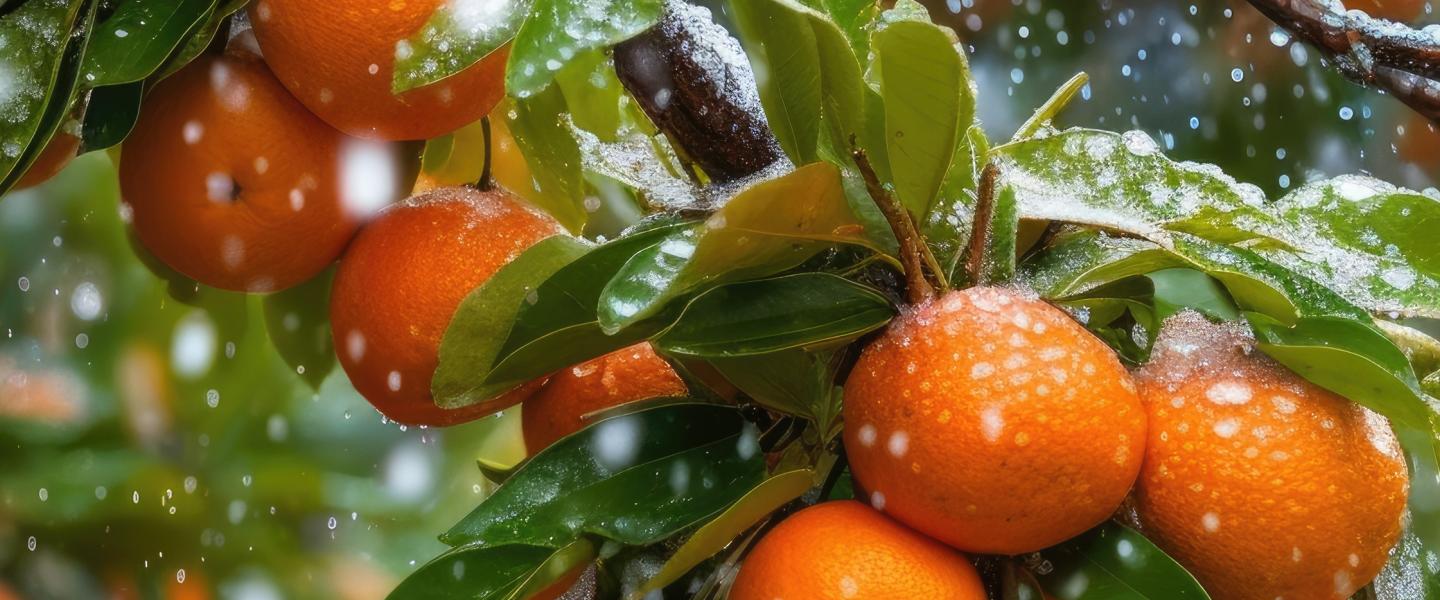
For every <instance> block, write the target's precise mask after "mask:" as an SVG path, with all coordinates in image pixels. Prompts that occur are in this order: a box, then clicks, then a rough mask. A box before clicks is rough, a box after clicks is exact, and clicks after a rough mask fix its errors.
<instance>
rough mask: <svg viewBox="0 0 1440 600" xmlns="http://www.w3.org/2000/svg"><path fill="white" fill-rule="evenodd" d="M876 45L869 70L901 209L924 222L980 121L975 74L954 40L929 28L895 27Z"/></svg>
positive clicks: (922, 24)
mask: <svg viewBox="0 0 1440 600" xmlns="http://www.w3.org/2000/svg"><path fill="white" fill-rule="evenodd" d="M872 43H873V44H874V62H873V63H872V64H871V67H870V68H871V71H872V73H873V74H874V75H875V76H876V78H877V79H878V81H879V84H880V94H881V95H882V96H884V98H885V99H884V102H885V130H886V145H887V146H888V154H889V162H890V170H891V177H892V178H893V179H892V183H893V184H894V186H895V191H896V194H897V195H898V196H899V198H900V201H901V203H902V204H904V205H905V207H906V208H908V209H909V210H910V212H911V213H913V214H914V215H915V216H916V218H917V219H920V220H921V222H923V220H924V218H925V216H926V215H928V214H929V211H930V207H931V206H932V205H933V204H934V203H935V199H936V198H937V197H938V195H939V193H940V188H941V185H942V184H943V183H944V181H945V175H946V173H947V172H949V170H950V163H951V159H952V158H953V157H954V155H955V148H956V146H957V144H959V142H960V139H961V136H962V134H963V133H964V132H965V130H966V129H968V128H969V127H970V125H971V123H972V122H973V121H974V119H975V96H974V90H973V89H972V88H971V86H972V84H973V83H972V81H971V80H970V68H969V66H968V65H967V64H966V62H965V56H964V54H962V53H961V51H960V50H959V48H958V47H957V46H956V44H955V40H954V39H953V38H952V34H951V33H949V32H948V31H947V30H944V29H942V28H940V27H938V26H936V25H933V24H931V23H929V22H926V21H913V20H900V21H895V22H891V23H889V24H887V25H885V26H884V27H883V28H882V29H880V30H879V31H876V32H875V34H874V36H873V37H872Z"/></svg>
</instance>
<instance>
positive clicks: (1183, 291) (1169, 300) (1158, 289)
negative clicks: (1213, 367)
mask: <svg viewBox="0 0 1440 600" xmlns="http://www.w3.org/2000/svg"><path fill="white" fill-rule="evenodd" d="M1145 278H1146V279H1149V280H1150V284H1151V287H1152V290H1153V292H1152V296H1151V303H1152V304H1153V305H1154V307H1155V319H1156V320H1157V321H1160V322H1163V321H1164V320H1165V319H1168V318H1170V317H1171V316H1172V315H1175V314H1176V313H1179V312H1181V311H1183V310H1196V311H1199V312H1200V313H1201V314H1204V315H1207V316H1209V317H1211V318H1213V319H1219V320H1222V321H1234V320H1236V319H1238V318H1240V311H1239V309H1237V308H1235V303H1234V302H1233V301H1231V300H1230V294H1228V293H1227V292H1226V291H1225V288H1223V287H1221V286H1220V284H1219V282H1217V281H1215V279H1213V278H1211V277H1210V276H1209V275H1206V274H1204V273H1201V272H1200V271H1196V270H1194V269H1164V270H1160V271H1155V272H1152V273H1148V274H1146V275H1145Z"/></svg>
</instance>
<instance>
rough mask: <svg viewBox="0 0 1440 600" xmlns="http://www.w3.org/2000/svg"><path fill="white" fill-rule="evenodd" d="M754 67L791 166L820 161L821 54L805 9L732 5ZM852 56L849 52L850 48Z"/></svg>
mask: <svg viewBox="0 0 1440 600" xmlns="http://www.w3.org/2000/svg"><path fill="white" fill-rule="evenodd" d="M727 5H728V6H729V7H730V13H731V15H732V16H733V17H734V19H735V23H736V24H737V25H738V26H739V27H740V32H741V39H742V40H744V41H745V43H746V50H747V52H746V54H747V55H748V56H749V58H750V62H751V64H752V65H754V70H755V73H756V80H757V82H758V85H759V88H760V101H761V103H762V104H763V105H764V107H765V117H766V120H767V121H769V123H770V129H771V130H772V131H773V132H774V133H775V138H776V139H777V140H779V141H780V146H781V148H783V149H784V150H785V154H786V155H788V156H789V157H790V160H791V162H793V163H795V164H797V165H803V164H808V163H812V162H815V160H816V149H817V144H818V143H819V138H820V110H818V109H819V107H820V106H821V100H820V88H821V83H820V52H819V48H818V45H817V42H816V39H815V32H814V31H813V30H812V29H811V26H810V23H809V21H808V19H806V17H805V16H804V15H803V14H801V12H800V10H803V8H804V7H796V6H793V5H788V3H784V2H780V1H777V0H741V1H739V2H733V1H732V2H729V3H728V4H727ZM847 52H848V49H847Z"/></svg>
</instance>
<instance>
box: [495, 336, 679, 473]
mask: <svg viewBox="0 0 1440 600" xmlns="http://www.w3.org/2000/svg"><path fill="white" fill-rule="evenodd" d="M685 391H686V390H685V382H683V381H681V380H680V376H679V375H677V374H676V373H675V370H674V369H672V368H670V365H669V364H668V363H666V362H665V359H662V358H660V356H659V355H657V354H655V349H654V348H652V347H651V346H650V344H649V343H648V342H641V343H639V344H635V345H634V346H630V347H629V348H623V349H620V350H616V351H615V352H611V353H610V354H606V355H605V356H601V357H599V358H595V359H592V360H588V361H585V362H583V363H580V364H578V365H575V366H574V367H571V368H569V369H565V370H562V371H560V372H559V373H556V374H554V375H552V376H551V377H550V380H549V381H547V382H546V383H545V386H544V387H542V388H540V391H539V392H536V394H535V395H534V396H532V397H530V399H528V400H526V401H525V405H524V406H523V407H521V411H520V417H521V424H522V427H523V429H524V432H525V448H526V450H527V451H528V452H529V453H530V454H532V455H533V454H535V453H536V452H539V451H540V450H543V449H544V448H545V447H546V446H549V445H550V444H553V443H555V441H556V440H559V439H560V438H562V437H565V436H567V435H570V434H572V433H575V432H576V431H580V429H582V428H583V427H584V426H585V421H584V417H585V415H587V414H589V413H593V412H595V411H599V410H604V409H607V408H611V407H614V406H619V405H621V404H624V403H626V402H633V401H635V400H644V399H646V398H656V397H661V396H682V395H684V394H685Z"/></svg>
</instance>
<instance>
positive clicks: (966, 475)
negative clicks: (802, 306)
mask: <svg viewBox="0 0 1440 600" xmlns="http://www.w3.org/2000/svg"><path fill="white" fill-rule="evenodd" d="M844 416H845V434H844V435H845V448H846V452H847V454H848V457H849V460H850V465H851V469H852V470H853V472H854V475H855V478H856V480H857V481H858V483H859V486H860V487H862V488H863V489H864V491H865V492H866V493H868V499H869V500H870V502H871V504H872V505H873V506H875V507H876V508H878V509H881V510H883V511H884V512H885V513H886V514H888V515H890V516H892V517H894V518H896V519H898V520H900V521H901V522H904V523H906V524H908V525H910V526H911V527H914V528H916V529H918V530H920V531H922V532H924V533H926V534H928V535H930V536H933V537H935V538H936V539H939V540H941V541H944V542H946V543H948V544H950V545H952V546H955V547H956V548H960V549H962V550H966V551H969V552H981V553H988V554H1019V553H1022V552H1032V551H1035V550H1039V549H1041V548H1045V547H1048V546H1051V545H1054V544H1056V543H1059V542H1062V541H1064V540H1066V539H1069V538H1071V537H1074V536H1075V535H1078V534H1080V533H1081V532H1084V531H1085V530H1087V529H1089V528H1091V527H1093V526H1095V525H1097V524H1099V523H1100V522H1101V521H1104V520H1105V519H1106V518H1107V517H1109V516H1110V515H1111V514H1112V513H1113V512H1114V511H1115V509H1116V508H1117V507H1118V506H1119V505H1120V503H1121V502H1122V501H1123V500H1124V498H1125V495H1126V494H1127V493H1128V492H1129V490H1130V486H1131V484H1132V483H1133V482H1134V481H1135V476H1136V474H1137V473H1138V472H1139V469H1140V460H1141V456H1142V454H1143V452H1144V441H1145V414H1144V411H1143V410H1142V409H1141V406H1140V400H1139V398H1138V396H1137V395H1136V391H1135V387H1134V384H1133V383H1132V381H1131V379H1130V375H1129V374H1128V373H1127V372H1126V371H1125V369H1124V367H1123V366H1121V364H1120V362H1119V360H1118V359H1117V358H1116V357H1115V354H1114V352H1112V351H1111V350H1110V348H1108V347H1107V346H1105V344H1104V343H1102V342H1101V341H1100V340H1099V339H1097V338H1095V337H1094V336H1093V335H1091V334H1090V333H1089V332H1088V331H1086V330H1085V329H1084V328H1083V327H1081V326H1080V325H1079V324H1078V323H1076V322H1075V321H1074V320H1073V319H1071V318H1070V317H1069V316H1068V315H1066V314H1065V313H1064V312H1061V311H1060V310H1059V309H1057V308H1054V307H1052V306H1050V305H1049V304H1046V303H1045V302H1043V301H1041V300H1039V299H1037V298H1035V297H1033V296H1030V295H1026V294H1022V293H1020V292H1016V291H1012V290H1008V289H1003V288H972V289H968V290H963V291H958V292H950V293H948V294H946V295H945V296H943V297H942V298H939V299H937V300H933V301H930V302H928V303H926V304H923V305H920V306H917V307H914V308H912V309H910V311H909V312H907V313H905V314H904V315H901V316H900V317H899V318H897V319H896V320H895V321H894V322H893V323H892V324H891V326H890V328H889V330H887V331H886V332H885V334H884V335H882V336H881V337H880V339H879V340H877V341H876V342H875V343H874V344H872V345H870V346H869V347H867V348H866V349H865V351H864V353H863V354H862V355H861V357H860V360H859V362H858V363H857V364H856V365H855V369H854V371H853V372H852V373H851V375H850V377H849V379H848V380H847V381H846V382H845V409H844Z"/></svg>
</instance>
